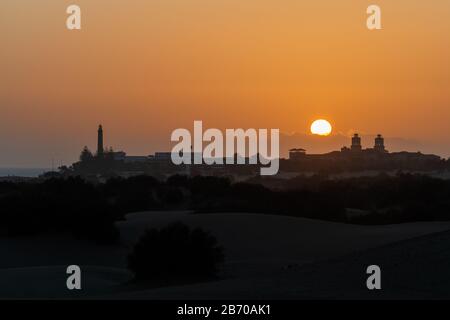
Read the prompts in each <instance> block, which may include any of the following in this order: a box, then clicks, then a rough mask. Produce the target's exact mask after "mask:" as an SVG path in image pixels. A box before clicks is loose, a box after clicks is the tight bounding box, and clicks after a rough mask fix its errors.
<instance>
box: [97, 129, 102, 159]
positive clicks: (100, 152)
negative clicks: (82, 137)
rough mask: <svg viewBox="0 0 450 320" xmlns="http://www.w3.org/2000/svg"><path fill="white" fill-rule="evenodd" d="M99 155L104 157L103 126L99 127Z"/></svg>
mask: <svg viewBox="0 0 450 320" xmlns="http://www.w3.org/2000/svg"><path fill="white" fill-rule="evenodd" d="M97 155H98V156H102V155H103V128H102V125H99V126H98V136H97Z"/></svg>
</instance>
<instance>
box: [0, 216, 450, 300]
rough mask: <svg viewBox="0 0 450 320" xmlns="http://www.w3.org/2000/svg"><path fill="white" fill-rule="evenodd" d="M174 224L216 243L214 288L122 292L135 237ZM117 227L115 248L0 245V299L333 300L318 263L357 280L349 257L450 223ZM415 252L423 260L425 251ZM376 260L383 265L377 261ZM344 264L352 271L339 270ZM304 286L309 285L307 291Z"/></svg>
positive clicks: (213, 220)
mask: <svg viewBox="0 0 450 320" xmlns="http://www.w3.org/2000/svg"><path fill="white" fill-rule="evenodd" d="M174 221H182V222H184V223H187V224H189V225H191V226H194V227H202V228H204V229H205V230H209V231H211V232H212V233H213V234H214V235H215V236H216V237H217V238H218V240H219V242H220V244H221V245H223V246H224V247H225V252H226V263H225V265H224V268H223V271H222V275H221V276H222V277H221V280H219V281H215V282H210V283H201V284H191V285H185V286H174V287H167V288H154V289H143V288H136V287H133V286H127V285H123V284H124V283H126V282H127V281H128V280H129V279H130V274H129V273H128V272H127V271H126V268H125V266H126V254H127V252H129V250H130V249H131V248H132V245H133V244H134V242H135V241H136V240H137V239H138V238H139V236H140V235H141V234H142V232H143V230H145V228H147V227H162V226H165V225H167V224H168V223H170V222H174ZM118 227H119V228H120V230H121V236H122V244H121V246H119V247H108V246H95V245H92V244H90V243H85V242H80V241H76V240H72V239H68V238H63V237H58V238H39V239H35V238H28V239H27V238H18V239H1V240H0V256H1V257H2V258H1V259H0V298H10V297H11V298H12V297H15V298H17V297H20V298H54V297H62V298H70V297H80V298H85V297H92V298H96V297H104V298H143V299H145V298H149V299H189V298H190V299H196V298H205V299H214V298H228V299H232V298H253V299H257V298H311V297H312V298H313V297H328V298H336V297H341V295H340V294H339V293H336V290H335V289H336V288H339V286H338V285H335V286H334V288H335V289H334V291H333V290H331V291H329V292H328V291H326V290H324V287H327V286H328V283H333V281H331V280H327V282H326V283H323V281H322V282H320V281H319V280H320V279H326V277H324V276H323V274H322V272H316V270H317V271H319V270H322V268H328V267H327V266H329V265H331V262H326V263H324V262H321V261H329V260H330V259H332V261H337V260H336V259H350V260H342V261H344V262H342V261H341V260H339V261H340V263H341V264H340V265H339V268H341V269H342V270H347V269H349V270H353V272H354V273H356V274H358V275H360V274H361V273H360V271H361V270H360V269H361V268H362V266H361V265H362V264H364V263H366V261H364V263H361V265H360V263H359V262H354V261H357V260H355V259H354V258H348V257H351V256H352V254H354V253H358V252H362V253H363V254H365V252H369V251H367V250H368V249H371V248H377V247H380V246H386V245H389V244H393V243H397V242H398V241H402V240H406V239H412V238H416V237H420V236H425V235H430V234H434V233H436V232H441V231H444V230H449V229H450V222H445V223H439V222H436V223H435V222H433V223H410V224H402V225H390V226H354V225H345V224H339V223H330V222H323V221H316V220H309V219H302V218H293V217H285V216H272V215H256V214H244V213H241V214H236V213H232V214H206V215H205V214H202V215H198V214H189V213H188V212H142V213H134V214H130V215H128V216H127V219H126V221H122V222H119V223H118ZM411 241H413V240H411ZM412 248H414V246H413V247H412ZM422 248H423V249H422V251H425V252H427V250H428V249H427V245H426V244H422ZM377 250H378V249H377ZM380 250H382V252H387V251H386V250H385V249H380ZM360 255H361V254H359V253H358V256H360ZM378 257H380V258H379V259H380V260H381V259H386V258H385V257H384V258H381V255H380V254H379V255H378ZM374 260H376V259H374ZM376 262H377V261H374V262H372V263H376ZM333 263H334V262H333ZM346 263H349V266H350V265H353V267H352V268H350V267H349V268H347V267H346ZM351 263H353V264H351ZM70 264H78V265H80V266H81V267H82V270H83V288H84V290H83V291H82V292H80V293H71V292H68V291H67V289H66V288H65V279H66V277H67V275H66V274H65V266H68V265H70ZM311 266H314V267H313V269H311V268H312V267H311ZM308 268H309V269H308ZM323 270H325V271H324V272H325V273H326V274H333V273H332V272H331V271H330V270H329V269H323ZM363 271H365V270H363ZM325 273H324V274H325ZM363 276H365V274H363ZM315 277H316V278H315ZM342 278H343V279H344V278H345V277H342ZM347 278H348V277H347ZM306 279H316V280H314V281H313V282H309V285H307V281H306ZM305 281H306V282H305ZM315 283H317V286H316V285H315ZM320 283H321V285H319V284H320ZM358 283H359V282H358ZM352 290H353V289H352ZM349 292H350V291H349ZM351 292H353V293H354V292H355V291H354V290H353V291H351ZM349 294H350V293H349ZM342 297H345V296H342Z"/></svg>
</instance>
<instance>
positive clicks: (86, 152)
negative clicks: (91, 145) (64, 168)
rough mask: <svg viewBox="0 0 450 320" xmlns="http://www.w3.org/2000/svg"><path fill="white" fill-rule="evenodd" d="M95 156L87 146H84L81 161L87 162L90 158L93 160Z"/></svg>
mask: <svg viewBox="0 0 450 320" xmlns="http://www.w3.org/2000/svg"><path fill="white" fill-rule="evenodd" d="M93 158H94V156H93V154H92V152H91V151H90V150H89V149H88V147H87V146H84V148H83V150H82V151H81V154H80V161H81V162H87V161H89V160H92V159H93Z"/></svg>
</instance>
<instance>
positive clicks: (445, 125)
mask: <svg viewBox="0 0 450 320" xmlns="http://www.w3.org/2000/svg"><path fill="white" fill-rule="evenodd" d="M70 4H77V5H79V6H80V7H81V10H82V30H81V31H69V30H67V29H66V25H65V22H66V18H67V14H66V8H67V6H68V5H70ZM370 4H378V5H379V6H380V7H381V9H382V25H383V30H379V31H369V30H368V29H367V28H366V18H367V14H366V8H367V6H368V5H370ZM0 40H1V49H0V150H1V151H0V166H49V164H50V163H51V158H54V159H55V161H56V162H57V163H58V164H59V162H62V163H64V164H70V163H71V162H73V161H75V160H76V159H77V157H78V155H79V152H80V150H81V148H82V147H83V146H84V145H88V146H89V147H90V148H91V149H93V150H95V144H96V130H97V126H98V124H99V123H102V124H103V126H104V128H105V144H106V145H108V146H109V145H111V146H113V147H114V149H116V150H120V149H123V150H124V151H127V153H128V154H131V155H133V154H134V155H136V154H144V155H145V154H150V153H152V152H154V151H161V150H170V149H169V148H170V146H171V143H170V133H171V132H172V130H174V129H176V128H180V127H185V128H192V125H193V120H203V122H204V126H205V127H216V128H221V129H224V128H279V129H280V131H281V132H282V133H284V135H293V136H289V137H288V138H286V139H287V140H289V141H290V144H291V145H289V146H294V145H295V146H298V147H302V146H304V145H307V146H309V147H308V152H323V151H326V150H329V149H330V148H331V149H333V148H338V147H340V146H341V144H342V141H347V140H346V139H347V136H349V135H350V134H351V133H353V132H355V131H357V132H360V133H361V134H363V135H369V136H370V135H373V134H377V133H383V134H384V136H385V137H386V140H387V141H386V144H387V147H388V149H390V150H392V151H398V150H400V149H408V150H409V149H410V148H412V150H410V151H417V150H419V149H420V150H421V151H423V152H433V153H437V154H439V155H441V156H445V157H447V156H450V1H448V0H432V1H419V0H395V1H392V0H391V1H384V0H376V1H370V2H369V1H362V0H340V1H336V0H314V1H312V0H311V1H302V0H95V1H92V0H71V1H64V0H40V1H35V0H3V1H1V2H0ZM318 118H324V119H327V120H329V121H330V122H331V123H332V125H333V128H334V131H333V135H332V136H329V137H322V138H320V139H317V138H314V140H311V139H312V137H311V136H310V133H309V126H310V124H311V122H312V121H313V120H315V119H318ZM389 139H391V141H396V144H395V146H393V145H392V144H391V146H390V145H389ZM287 140H286V141H287ZM311 141H313V142H314V143H311ZM282 142H283V140H282ZM371 144H372V141H371V140H369V139H366V140H365V141H364V146H365V147H370V146H371ZM282 148H283V146H282ZM330 151H331V150H330Z"/></svg>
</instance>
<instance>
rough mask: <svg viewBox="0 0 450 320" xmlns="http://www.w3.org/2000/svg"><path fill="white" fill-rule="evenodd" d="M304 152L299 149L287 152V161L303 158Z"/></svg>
mask: <svg viewBox="0 0 450 320" xmlns="http://www.w3.org/2000/svg"><path fill="white" fill-rule="evenodd" d="M305 155H306V150H305V149H301V148H294V149H291V150H289V160H301V159H303V158H304V157H305Z"/></svg>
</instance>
